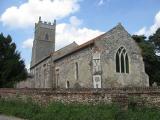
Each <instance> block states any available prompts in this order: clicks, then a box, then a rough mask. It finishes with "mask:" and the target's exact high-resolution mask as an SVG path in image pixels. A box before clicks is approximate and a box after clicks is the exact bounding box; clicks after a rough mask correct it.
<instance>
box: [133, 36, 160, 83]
mask: <svg viewBox="0 0 160 120" xmlns="http://www.w3.org/2000/svg"><path fill="white" fill-rule="evenodd" d="M132 38H133V39H134V40H135V41H136V42H137V43H138V45H139V46H140V48H141V50H142V56H143V61H144V64H145V71H146V73H147V74H148V75H149V82H150V85H152V84H153V83H154V82H157V83H158V84H160V79H159V78H160V66H159V65H160V62H159V59H158V56H157V55H156V54H155V49H156V48H155V46H154V45H153V44H152V42H151V41H149V40H146V37H145V36H144V35H142V36H138V35H133V36H132Z"/></svg>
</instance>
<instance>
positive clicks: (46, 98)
mask: <svg viewBox="0 0 160 120" xmlns="http://www.w3.org/2000/svg"><path fill="white" fill-rule="evenodd" d="M0 98H5V99H14V98H16V99H17V98H20V99H22V100H27V99H30V98H31V99H32V100H33V101H36V102H38V103H41V104H48V103H49V102H51V101H59V102H63V103H84V104H88V103H92V104H97V103H107V104H109V103H118V104H120V105H125V106H127V105H128V104H130V103H131V102H132V103H134V102H135V103H136V104H138V105H147V106H158V107H160V88H150V87H145V88H140V87H137V88H107V89H77V90H76V89H61V90H52V89H8V88H7V89H0Z"/></svg>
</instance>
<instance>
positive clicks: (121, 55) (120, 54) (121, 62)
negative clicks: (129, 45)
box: [116, 47, 129, 73]
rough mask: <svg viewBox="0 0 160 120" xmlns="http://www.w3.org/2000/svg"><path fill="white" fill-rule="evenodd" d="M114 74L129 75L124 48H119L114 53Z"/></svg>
mask: <svg viewBox="0 0 160 120" xmlns="http://www.w3.org/2000/svg"><path fill="white" fill-rule="evenodd" d="M116 72H118V73H129V60H128V54H127V52H126V49H125V48H124V47H120V48H119V49H118V51H117V53H116Z"/></svg>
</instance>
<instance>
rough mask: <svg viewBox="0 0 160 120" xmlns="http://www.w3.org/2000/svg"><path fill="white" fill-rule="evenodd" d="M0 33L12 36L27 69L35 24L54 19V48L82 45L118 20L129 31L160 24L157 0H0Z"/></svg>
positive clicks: (141, 31) (159, 1)
mask: <svg viewBox="0 0 160 120" xmlns="http://www.w3.org/2000/svg"><path fill="white" fill-rule="evenodd" d="M0 6H1V7H0V32H2V33H3V34H4V35H5V36H7V35H11V36H12V39H13V42H15V43H16V45H17V49H18V51H19V52H20V53H21V56H22V59H24V61H25V64H26V67H27V68H29V66H30V60H31V51H32V43H33V39H34V25H35V23H36V22H38V18H39V16H41V18H42V21H47V22H52V23H53V21H54V19H56V22H57V25H56V50H57V49H60V48H62V47H64V46H66V45H67V44H70V43H72V42H73V41H75V42H77V43H78V44H82V43H84V42H86V41H88V40H90V39H92V38H94V37H96V36H98V35H100V34H102V33H104V32H107V31H108V30H110V29H111V28H113V27H114V26H116V25H117V24H118V23H121V24H122V25H123V26H124V27H125V29H126V30H127V31H128V32H129V33H130V34H131V35H133V34H137V35H143V34H144V35H146V36H149V35H152V34H153V33H154V32H155V31H156V30H157V28H159V27H160V0H0Z"/></svg>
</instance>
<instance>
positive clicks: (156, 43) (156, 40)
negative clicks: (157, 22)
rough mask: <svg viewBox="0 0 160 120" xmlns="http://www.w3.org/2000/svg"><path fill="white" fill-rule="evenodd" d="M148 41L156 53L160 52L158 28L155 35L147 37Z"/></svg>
mask: <svg viewBox="0 0 160 120" xmlns="http://www.w3.org/2000/svg"><path fill="white" fill-rule="evenodd" d="M149 41H150V42H152V43H153V44H154V46H155V50H156V52H160V28H159V29H157V31H156V32H155V34H153V35H151V36H149Z"/></svg>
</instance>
